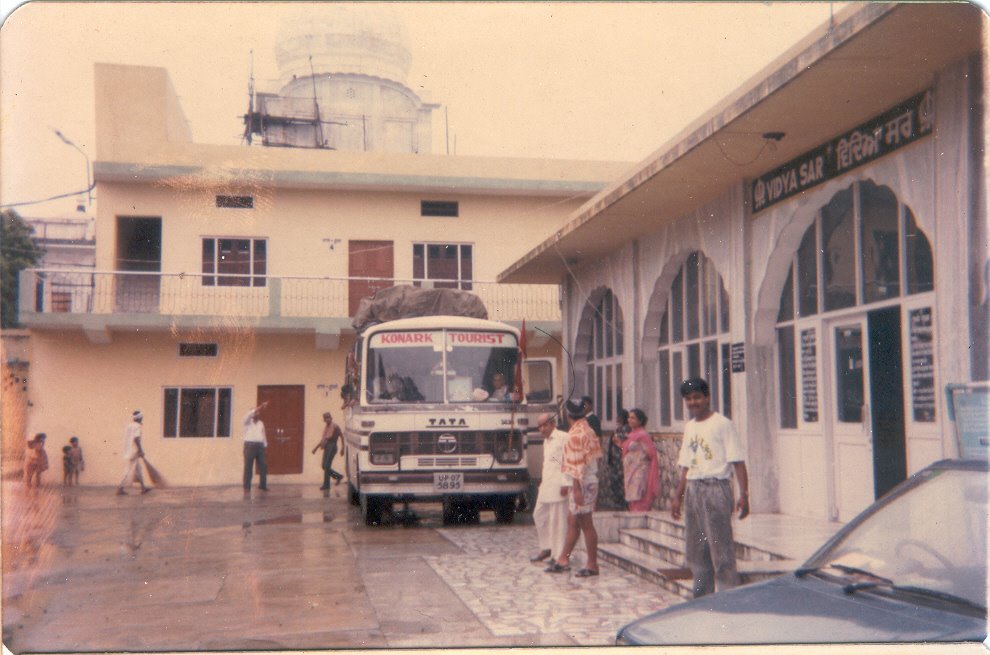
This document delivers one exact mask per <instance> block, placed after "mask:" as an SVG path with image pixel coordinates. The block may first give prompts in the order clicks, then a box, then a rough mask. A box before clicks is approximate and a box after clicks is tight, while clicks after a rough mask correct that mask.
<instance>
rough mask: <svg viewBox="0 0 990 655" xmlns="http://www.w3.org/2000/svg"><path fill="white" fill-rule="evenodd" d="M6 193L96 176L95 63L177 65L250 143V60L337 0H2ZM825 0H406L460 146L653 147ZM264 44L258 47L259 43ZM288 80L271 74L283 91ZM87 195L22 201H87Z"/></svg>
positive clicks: (590, 152) (208, 125)
mask: <svg viewBox="0 0 990 655" xmlns="http://www.w3.org/2000/svg"><path fill="white" fill-rule="evenodd" d="M0 2H3V4H2V5H0V11H2V12H4V13H8V14H9V15H8V16H7V18H6V20H5V22H4V24H3V26H2V28H0V204H8V203H17V202H23V201H30V200H35V199H41V198H47V197H50V196H53V195H57V194H61V193H66V192H71V191H75V190H78V189H83V188H85V186H86V171H87V169H86V166H87V164H86V159H85V157H84V156H83V154H81V153H80V152H79V151H78V150H76V149H74V148H72V147H71V146H69V145H66V144H65V143H63V142H62V141H61V140H60V139H59V138H58V137H57V136H56V135H55V134H54V130H59V131H60V132H61V133H62V134H63V135H65V136H66V137H67V138H68V139H70V140H71V141H72V142H73V143H74V144H76V145H77V146H78V148H79V149H80V150H82V152H83V153H85V155H86V156H87V157H89V159H90V160H92V158H93V156H94V155H95V144H94V139H95V127H94V117H93V113H94V109H93V106H94V94H93V65H94V63H96V62H113V63H126V64H138V65H149V66H161V67H164V68H166V69H167V70H168V72H169V74H170V76H171V79H172V82H173V85H174V87H175V89H176V92H177V93H178V95H179V97H180V101H181V103H182V107H183V110H184V112H185V114H186V116H187V118H188V119H189V122H190V126H191V129H192V134H193V139H194V141H196V142H202V143H218V144H228V145H236V144H238V143H240V141H241V133H242V130H243V124H242V121H241V116H242V115H243V113H244V112H245V111H246V109H247V87H248V78H249V75H250V72H251V66H252V63H251V62H252V60H253V70H254V75H255V77H256V78H257V79H258V81H259V86H265V85H266V82H267V81H269V80H271V81H274V79H275V78H276V77H277V74H278V71H277V67H276V64H275V55H274V45H275V42H276V38H277V34H278V28H279V24H280V23H279V21H280V20H281V19H282V18H284V17H285V16H286V15H287V14H290V13H293V12H298V11H299V10H300V8H305V9H307V10H309V11H314V12H332V11H333V10H334V7H333V4H332V3H312V4H309V5H301V4H297V3H264V2H254V3H219V2H217V3H185V2H183V3H157V2H155V3H152V2H148V3H141V2H134V3H113V2H100V3H93V2H79V3H60V2H46V3H27V4H24V5H22V6H20V7H18V8H17V9H15V10H13V11H11V9H12V7H13V6H15V5H16V0H0ZM840 6H841V5H838V4H836V5H833V4H832V3H826V2H813V3H797V2H786V3H763V2H741V3H719V4H715V3H664V2H655V3H654V2H636V3H619V2H604V3H584V2H582V3H494V2H493V3H484V2H477V3H439V2H420V3H395V4H392V5H391V7H392V9H393V10H394V11H395V13H396V14H398V16H399V18H400V19H401V20H402V21H403V22H404V23H405V26H406V28H407V31H408V35H409V42H410V46H411V50H412V58H413V62H412V71H411V73H410V76H409V79H408V85H409V86H410V88H412V89H413V90H414V91H416V92H418V93H422V92H424V91H428V93H429V98H430V99H432V100H433V101H435V102H438V103H440V104H441V105H442V107H441V109H440V111H437V112H435V113H434V114H435V116H434V130H433V132H434V152H443V150H444V148H445V145H444V143H443V135H444V122H443V121H444V115H445V114H446V116H447V117H448V120H449V127H450V134H451V138H450V143H451V147H452V149H455V150H456V154H459V155H484V156H506V157H536V158H559V159H584V160H618V161H639V160H641V159H643V158H644V157H646V156H647V155H649V154H650V153H651V152H653V151H654V150H656V149H657V148H658V147H659V146H660V145H661V144H662V143H663V142H665V141H666V140H667V139H669V138H670V137H671V136H673V135H674V134H676V133H677V132H679V131H680V130H681V129H683V128H684V127H685V126H686V125H687V124H689V123H691V122H693V121H694V120H695V119H697V118H698V117H699V116H700V115H702V114H703V113H705V112H706V111H707V110H709V109H710V108H711V107H712V106H713V105H715V104H716V103H718V101H719V100H721V99H722V98H723V97H725V96H726V95H727V94H729V93H730V92H732V91H733V90H735V89H736V88H737V87H738V86H739V85H740V84H741V83H742V82H743V81H744V80H746V79H747V78H749V77H750V76H752V75H753V74H754V73H756V72H757V71H759V70H760V69H761V68H763V67H764V66H765V65H766V64H768V63H769V62H770V61H772V60H773V59H775V58H776V57H778V56H779V55H780V54H781V53H783V52H784V51H785V50H786V49H788V48H789V47H790V46H792V45H793V44H794V43H796V42H797V41H799V40H801V39H802V38H803V37H804V36H805V35H807V34H808V33H809V32H810V31H812V30H813V29H814V28H817V27H819V26H821V25H822V24H825V23H827V22H828V20H829V18H830V15H831V13H832V12H833V11H837V10H838V8H839V7H840ZM252 52H253V54H252ZM272 90H274V88H273V89H272ZM78 201H79V197H77V196H72V197H69V198H67V199H64V200H61V201H56V202H46V203H41V204H34V205H30V206H26V207H19V208H18V211H19V212H20V213H21V214H22V215H23V216H59V215H65V216H67V215H77V216H78V215H80V214H78V213H77V212H76V205H77V203H78Z"/></svg>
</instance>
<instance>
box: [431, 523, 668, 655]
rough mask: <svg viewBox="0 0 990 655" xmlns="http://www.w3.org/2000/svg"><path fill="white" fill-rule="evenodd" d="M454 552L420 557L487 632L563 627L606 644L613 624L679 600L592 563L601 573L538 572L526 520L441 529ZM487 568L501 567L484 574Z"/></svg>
mask: <svg viewBox="0 0 990 655" xmlns="http://www.w3.org/2000/svg"><path fill="white" fill-rule="evenodd" d="M437 532H439V533H440V534H441V535H443V536H444V537H445V538H447V539H448V540H450V541H451V542H452V543H453V544H454V545H456V546H457V547H459V548H460V549H461V551H462V554H457V555H449V554H448V555H440V556H437V557H430V558H427V560H426V561H427V563H428V564H429V565H430V567H432V568H433V570H434V571H435V572H436V573H437V575H439V576H440V577H441V578H442V579H443V580H444V582H446V583H447V585H448V586H449V587H450V588H451V589H453V590H454V593H456V594H457V596H458V597H459V598H460V599H461V601H462V602H463V603H464V604H465V605H467V607H468V608H469V609H470V610H471V612H472V613H474V615H475V616H476V617H477V618H478V619H479V620H480V621H481V622H482V623H483V624H484V625H485V627H486V628H488V629H489V630H490V631H491V632H492V634H493V635H495V636H500V637H509V636H522V635H527V634H564V635H566V636H568V637H569V638H570V639H572V640H573V641H574V642H576V643H577V644H580V645H582V646H597V645H604V644H611V643H612V642H613V640H614V638H615V633H616V631H617V630H618V629H619V628H620V627H622V626H623V625H625V624H626V623H628V622H629V621H631V620H633V619H636V618H639V617H641V616H643V615H644V614H648V613H650V612H654V611H656V610H659V609H663V608H665V607H668V606H670V605H672V604H676V603H679V602H682V601H681V599H680V598H678V597H676V596H674V595H673V594H670V593H668V592H666V591H664V590H663V589H661V588H659V587H657V586H656V585H654V584H652V583H650V582H647V581H645V580H642V579H640V578H637V577H636V576H633V575H630V574H629V573H626V572H625V571H623V570H621V569H619V568H617V567H614V566H611V565H609V564H606V563H604V562H600V565H601V575H599V576H598V577H592V578H575V577H574V575H573V573H574V571H577V570H578V569H579V568H581V567H580V564H582V563H583V562H584V552H583V551H582V550H578V551H576V553H575V556H574V557H572V559H571V562H572V570H571V572H570V573H563V574H556V575H553V574H549V573H544V572H543V569H544V568H545V564H543V563H540V564H533V563H530V561H529V556H530V555H532V554H533V553H535V552H536V551H537V550H539V547H538V545H537V542H536V532H535V530H534V528H533V527H532V526H485V525H478V526H471V527H464V528H443V529H439V530H437ZM493 571H499V572H501V574H500V575H492V572H493Z"/></svg>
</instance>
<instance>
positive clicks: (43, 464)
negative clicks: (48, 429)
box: [24, 432, 48, 489]
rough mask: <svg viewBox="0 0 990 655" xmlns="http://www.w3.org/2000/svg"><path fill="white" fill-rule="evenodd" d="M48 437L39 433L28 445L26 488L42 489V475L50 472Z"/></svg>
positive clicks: (25, 465) (25, 472) (25, 474)
mask: <svg viewBox="0 0 990 655" xmlns="http://www.w3.org/2000/svg"><path fill="white" fill-rule="evenodd" d="M46 438H47V435H45V433H44V432H39V433H38V434H36V435H34V439H31V441H29V442H28V444H27V452H26V453H25V454H24V486H25V487H28V488H29V489H30V488H31V487H40V486H41V474H42V473H44V472H45V471H47V470H48V453H46V452H45V439H46Z"/></svg>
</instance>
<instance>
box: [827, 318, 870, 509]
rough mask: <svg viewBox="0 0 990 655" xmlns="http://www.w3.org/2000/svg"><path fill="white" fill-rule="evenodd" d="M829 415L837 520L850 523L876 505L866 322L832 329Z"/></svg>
mask: <svg viewBox="0 0 990 655" xmlns="http://www.w3.org/2000/svg"><path fill="white" fill-rule="evenodd" d="M827 333H828V334H829V335H830V344H829V345H830V346H831V350H832V353H831V357H830V359H831V364H832V365H831V371H830V372H831V380H830V384H829V387H830V388H829V394H828V395H830V396H831V398H830V399H829V400H830V402H829V403H828V405H829V411H830V412H831V417H830V418H831V423H832V447H833V452H834V462H835V466H834V476H835V478H834V480H835V485H834V488H835V505H836V513H837V517H838V519H839V520H841V521H847V520H849V519H851V518H852V517H854V516H855V515H856V514H857V513H859V512H860V511H861V510H862V509H864V508H865V507H866V506H867V505H869V504H870V503H872V502H873V499H874V489H873V422H872V420H871V414H870V404H871V402H870V400H871V398H870V385H869V383H868V381H869V379H870V377H869V373H870V371H869V358H868V357H867V356H866V355H867V350H866V345H865V343H866V342H865V339H866V335H867V334H868V332H867V325H866V317H865V316H864V317H857V318H846V319H841V320H838V321H835V322H833V323H831V324H830V326H829V329H828V331H827Z"/></svg>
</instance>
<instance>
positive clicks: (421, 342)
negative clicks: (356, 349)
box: [369, 330, 441, 350]
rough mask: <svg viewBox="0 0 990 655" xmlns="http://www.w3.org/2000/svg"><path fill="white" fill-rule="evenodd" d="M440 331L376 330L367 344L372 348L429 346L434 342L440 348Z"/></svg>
mask: <svg viewBox="0 0 990 655" xmlns="http://www.w3.org/2000/svg"><path fill="white" fill-rule="evenodd" d="M440 334H441V333H440V332H422V331H418V330H416V331H412V330H404V331H401V332H378V333H377V334H374V335H372V337H371V341H370V343H369V345H370V346H371V347H372V348H417V347H426V348H431V347H433V345H434V344H436V346H437V349H438V350H439V349H440V348H441V346H440V344H441V340H440Z"/></svg>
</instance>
